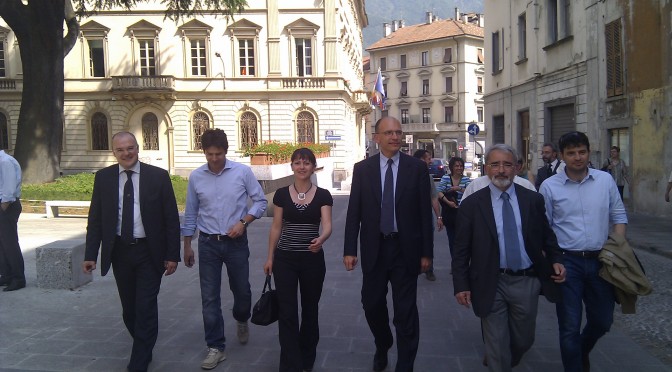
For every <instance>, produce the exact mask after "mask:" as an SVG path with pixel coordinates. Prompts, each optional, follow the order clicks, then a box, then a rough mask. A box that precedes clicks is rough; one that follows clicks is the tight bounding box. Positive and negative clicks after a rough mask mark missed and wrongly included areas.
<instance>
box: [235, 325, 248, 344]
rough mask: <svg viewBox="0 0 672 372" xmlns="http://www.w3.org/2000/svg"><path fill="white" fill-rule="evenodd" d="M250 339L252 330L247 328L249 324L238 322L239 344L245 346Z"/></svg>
mask: <svg viewBox="0 0 672 372" xmlns="http://www.w3.org/2000/svg"><path fill="white" fill-rule="evenodd" d="M249 339H250V328H249V327H248V326H247V322H238V342H240V343H241V345H245V344H246V343H247V341H248V340H249Z"/></svg>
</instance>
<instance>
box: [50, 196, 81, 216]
mask: <svg viewBox="0 0 672 372" xmlns="http://www.w3.org/2000/svg"><path fill="white" fill-rule="evenodd" d="M90 206H91V202H90V201H88V200H47V201H45V202H44V207H45V208H44V209H45V210H46V212H47V218H54V217H58V208H59V207H69V208H89V207H90Z"/></svg>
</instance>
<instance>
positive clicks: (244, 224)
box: [240, 218, 248, 227]
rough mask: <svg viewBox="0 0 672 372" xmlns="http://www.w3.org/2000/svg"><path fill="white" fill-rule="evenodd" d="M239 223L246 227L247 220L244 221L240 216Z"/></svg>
mask: <svg viewBox="0 0 672 372" xmlns="http://www.w3.org/2000/svg"><path fill="white" fill-rule="evenodd" d="M240 223H242V224H243V226H245V227H247V224H248V222H247V221H245V220H244V219H242V218H241V219H240Z"/></svg>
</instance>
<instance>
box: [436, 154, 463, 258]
mask: <svg viewBox="0 0 672 372" xmlns="http://www.w3.org/2000/svg"><path fill="white" fill-rule="evenodd" d="M448 169H449V170H450V174H446V175H444V176H443V177H441V181H439V186H438V187H437V189H438V191H439V200H440V201H441V216H442V218H443V225H444V226H445V227H446V234H447V235H448V247H449V249H450V257H451V258H452V257H453V246H454V244H455V224H456V222H457V209H458V208H459V206H460V202H461V201H462V195H463V194H464V191H465V190H466V189H467V186H469V184H470V183H471V178H469V177H467V176H465V175H464V159H462V158H458V157H454V158H451V159H450V161H449V162H448Z"/></svg>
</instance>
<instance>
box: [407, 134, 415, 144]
mask: <svg viewBox="0 0 672 372" xmlns="http://www.w3.org/2000/svg"><path fill="white" fill-rule="evenodd" d="M406 143H413V135H412V134H407V135H406Z"/></svg>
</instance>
